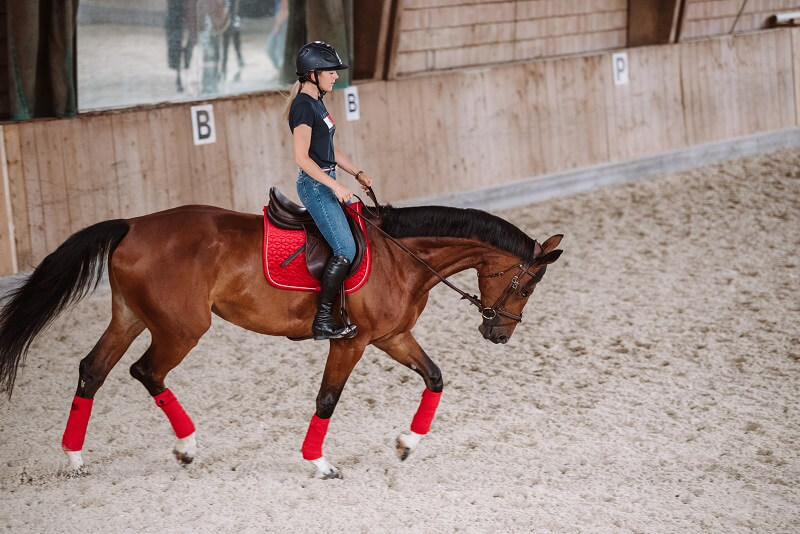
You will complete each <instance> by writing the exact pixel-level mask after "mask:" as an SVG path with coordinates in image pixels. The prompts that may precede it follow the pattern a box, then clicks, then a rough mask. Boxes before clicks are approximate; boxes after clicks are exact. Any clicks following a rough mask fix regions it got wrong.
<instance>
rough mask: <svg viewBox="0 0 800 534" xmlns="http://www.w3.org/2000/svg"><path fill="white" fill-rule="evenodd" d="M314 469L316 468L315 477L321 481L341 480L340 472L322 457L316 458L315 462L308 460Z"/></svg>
mask: <svg viewBox="0 0 800 534" xmlns="http://www.w3.org/2000/svg"><path fill="white" fill-rule="evenodd" d="M309 462H311V463H312V464H314V467H316V468H317V477H318V478H321V479H323V480H329V479H331V478H342V472H341V471H339V470H338V469H336V468H335V467H334V466H333V464H331V463H330V462H329V461H328V460H326V459H325V457H324V456H321V457H319V458H317V459H316V460H309Z"/></svg>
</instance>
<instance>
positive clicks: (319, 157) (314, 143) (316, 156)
mask: <svg viewBox="0 0 800 534" xmlns="http://www.w3.org/2000/svg"><path fill="white" fill-rule="evenodd" d="M300 124H307V125H308V126H311V145H310V146H309V147H308V155H309V157H310V158H311V159H312V160H313V161H314V163H316V164H317V165H319V166H320V167H321V168H323V169H326V168H329V167H333V166H334V165H336V156H335V155H334V152H333V134H334V132H335V131H336V125H335V124H334V122H333V117H331V115H330V113H328V110H327V109H325V104H323V103H322V100H315V99H313V98H312V97H310V96H308V95H307V94H305V93H298V94H297V96H296V97H295V99H294V100H293V101H292V106H291V107H290V108H289V129H290V130H291V131H292V133H294V129H295V127H297V126H298V125H300Z"/></svg>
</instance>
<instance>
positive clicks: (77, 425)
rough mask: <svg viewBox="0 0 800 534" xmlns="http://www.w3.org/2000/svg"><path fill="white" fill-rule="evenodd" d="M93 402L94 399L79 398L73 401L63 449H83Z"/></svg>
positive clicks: (76, 397) (63, 439)
mask: <svg viewBox="0 0 800 534" xmlns="http://www.w3.org/2000/svg"><path fill="white" fill-rule="evenodd" d="M93 402H94V400H93V399H84V398H83V397H78V396H75V397H74V398H73V399H72V408H70V411H69V419H67V428H66V430H64V437H63V438H62V439H61V448H62V449H64V450H65V451H79V450H81V449H83V440H84V439H86V428H87V427H88V426H89V417H90V416H91V415H92V403H93Z"/></svg>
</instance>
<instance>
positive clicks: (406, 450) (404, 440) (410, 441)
mask: <svg viewBox="0 0 800 534" xmlns="http://www.w3.org/2000/svg"><path fill="white" fill-rule="evenodd" d="M421 439H422V434H417V433H416V432H412V431H411V430H404V431H403V432H400V435H399V436H397V441H396V442H395V446H396V447H397V457H398V458H400V459H401V460H405V459H406V458H408V455H409V454H411V451H413V450H414V448H416V446H417V445H419V442H420V440H421Z"/></svg>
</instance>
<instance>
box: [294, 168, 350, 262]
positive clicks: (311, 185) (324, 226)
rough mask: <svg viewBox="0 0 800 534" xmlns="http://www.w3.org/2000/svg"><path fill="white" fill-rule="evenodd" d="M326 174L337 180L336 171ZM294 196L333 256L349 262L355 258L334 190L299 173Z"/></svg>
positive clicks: (345, 220) (345, 222)
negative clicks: (312, 221) (304, 208)
mask: <svg viewBox="0 0 800 534" xmlns="http://www.w3.org/2000/svg"><path fill="white" fill-rule="evenodd" d="M326 172H327V174H328V176H330V177H331V178H333V179H334V180H335V179H336V171H335V170H331V171H326ZM297 196H299V197H300V201H301V202H302V203H303V205H304V206H305V207H306V209H307V210H308V212H309V213H310V214H311V217H313V218H314V222H315V223H317V227H318V228H319V231H320V232H322V236H323V237H324V238H325V241H327V242H328V244H329V245H330V246H331V248H332V249H333V255H334V256H344V257H345V258H347V259H348V260H350V263H352V262H353V260H354V259H355V257H356V242H355V240H354V239H353V233H352V232H351V231H350V226H349V225H348V224H347V218H346V216H345V214H344V211H342V207H341V206H340V205H339V200H338V199H337V198H336V195H335V194H333V190H332V189H331V188H330V187H328V186H327V185H325V184H321V183H319V182H318V181H316V180H315V179H313V178H312V177H310V176H309V175H308V174H306V173H305V172H303V171H302V170H301V171H300V172H299V173H298V175H297Z"/></svg>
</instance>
